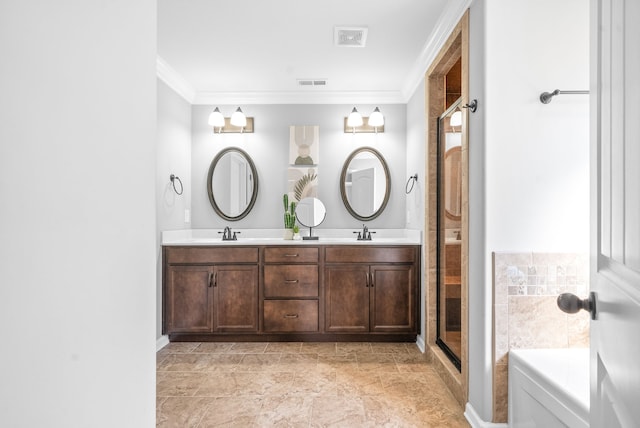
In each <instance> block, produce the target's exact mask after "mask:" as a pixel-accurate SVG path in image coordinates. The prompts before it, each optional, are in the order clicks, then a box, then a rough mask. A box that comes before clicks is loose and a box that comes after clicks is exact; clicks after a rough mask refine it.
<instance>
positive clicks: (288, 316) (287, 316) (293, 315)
mask: <svg viewBox="0 0 640 428" xmlns="http://www.w3.org/2000/svg"><path fill="white" fill-rule="evenodd" d="M284 318H298V314H286V315H285V316H284Z"/></svg>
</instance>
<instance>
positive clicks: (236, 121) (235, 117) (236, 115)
mask: <svg viewBox="0 0 640 428" xmlns="http://www.w3.org/2000/svg"><path fill="white" fill-rule="evenodd" d="M231 124H232V125H233V126H239V127H242V128H244V127H245V126H247V117H246V116H245V115H244V113H243V112H242V110H240V107H238V109H237V110H236V111H234V112H233V114H232V115H231Z"/></svg>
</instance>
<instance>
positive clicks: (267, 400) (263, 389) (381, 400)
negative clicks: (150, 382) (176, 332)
mask: <svg viewBox="0 0 640 428" xmlns="http://www.w3.org/2000/svg"><path fill="white" fill-rule="evenodd" d="M156 421H157V422H156V425H157V426H159V427H180V428H184V427H194V428H196V427H197V428H204V427H214V426H216V427H217V426H228V427H274V426H281V427H468V426H469V424H468V423H467V422H466V420H465V418H464V416H463V410H462V407H461V406H460V405H459V404H458V403H457V402H456V401H455V399H454V398H453V396H452V395H451V393H449V391H448V390H447V389H446V387H445V385H444V383H443V382H442V381H441V380H440V378H439V377H438V375H437V374H436V373H435V371H434V370H433V369H432V368H431V366H430V364H429V363H428V362H426V361H425V358H424V356H423V354H422V353H420V351H419V350H418V348H417V347H416V345H415V344H413V343H406V344H405V343H307V342H305V343H209V342H207V343H192V342H188V343H178V342H174V343H170V344H169V345H167V346H166V347H165V348H163V349H162V350H160V351H158V353H157V404H156Z"/></svg>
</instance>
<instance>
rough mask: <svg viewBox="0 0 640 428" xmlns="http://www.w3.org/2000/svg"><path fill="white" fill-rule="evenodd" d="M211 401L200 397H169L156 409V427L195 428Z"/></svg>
mask: <svg viewBox="0 0 640 428" xmlns="http://www.w3.org/2000/svg"><path fill="white" fill-rule="evenodd" d="M210 403H211V400H209V399H206V398H200V397H195V398H194V397H169V398H167V399H166V400H165V401H164V402H163V403H162V404H161V405H160V408H159V409H158V413H157V415H158V416H157V420H156V426H157V427H163V428H196V427H198V426H199V424H200V420H201V419H202V415H204V413H205V412H206V411H207V409H208V408H209V405H210Z"/></svg>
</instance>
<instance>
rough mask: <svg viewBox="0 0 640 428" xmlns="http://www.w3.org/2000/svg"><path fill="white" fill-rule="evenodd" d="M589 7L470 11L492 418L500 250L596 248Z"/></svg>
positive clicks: (546, 1)
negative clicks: (547, 99)
mask: <svg viewBox="0 0 640 428" xmlns="http://www.w3.org/2000/svg"><path fill="white" fill-rule="evenodd" d="M588 8H589V5H588V2H585V1H583V0H565V1H562V2H557V1H554V0H518V1H513V0H493V1H491V2H475V3H474V5H473V7H472V10H471V23H470V26H471V36H470V45H471V46H470V48H471V61H470V66H471V70H470V80H471V81H470V98H472V99H473V98H478V101H479V107H478V112H477V113H475V114H471V115H470V125H469V126H470V132H471V135H470V142H469V147H470V162H471V164H470V214H471V223H470V233H471V236H470V245H471V250H470V251H471V255H470V265H469V266H470V283H469V299H470V302H469V308H470V314H469V315H470V326H469V327H470V330H469V338H470V342H469V346H470V354H469V358H470V378H469V384H470V391H469V401H470V403H471V404H472V405H473V407H474V408H475V410H476V411H477V412H478V413H479V415H480V416H481V417H482V418H483V419H484V420H491V405H490V403H491V368H490V366H491V324H490V322H491V310H490V305H491V253H492V252H493V251H537V252H565V251H566V252H573V251H577V252H584V253H587V252H588V249H589V242H588V239H589V233H588V231H589V215H588V212H589V161H588V141H589V135H588V129H589V126H588V96H586V95H577V96H570V95H560V96H558V97H556V98H554V100H553V101H552V102H551V104H548V105H544V104H542V103H540V101H539V95H540V93H541V92H544V91H551V90H553V89H556V88H559V89H565V90H568V89H588V83H589V81H588V78H589V61H588V50H589V49H588V41H589V28H588Z"/></svg>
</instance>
